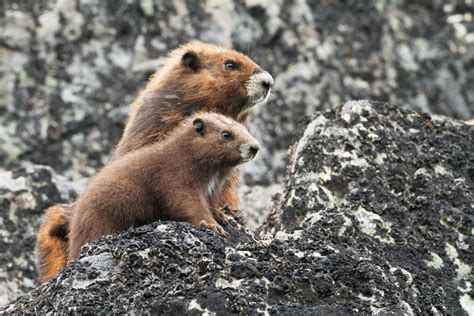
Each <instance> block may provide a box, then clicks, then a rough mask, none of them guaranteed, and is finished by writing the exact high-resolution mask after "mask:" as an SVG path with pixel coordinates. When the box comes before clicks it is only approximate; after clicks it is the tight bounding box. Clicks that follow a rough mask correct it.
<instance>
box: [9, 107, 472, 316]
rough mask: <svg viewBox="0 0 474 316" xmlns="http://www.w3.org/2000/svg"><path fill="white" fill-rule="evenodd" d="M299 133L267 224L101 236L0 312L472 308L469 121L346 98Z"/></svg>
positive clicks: (162, 225) (180, 226) (171, 227)
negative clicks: (257, 228)
mask: <svg viewBox="0 0 474 316" xmlns="http://www.w3.org/2000/svg"><path fill="white" fill-rule="evenodd" d="M298 137H299V138H298V140H297V142H296V143H295V144H294V145H293V146H292V150H291V158H290V162H289V165H288V168H287V178H286V180H285V186H284V191H283V193H282V194H281V195H280V196H279V197H278V198H277V199H276V202H275V206H274V208H273V210H272V214H271V216H270V217H269V218H268V220H267V222H266V224H265V225H264V227H263V228H262V229H263V231H264V232H265V233H264V234H261V235H260V236H255V235H252V234H251V233H249V232H248V231H246V230H245V229H243V228H239V227H237V226H236V224H235V223H233V222H230V223H229V224H228V225H227V226H226V227H225V228H226V229H227V231H228V232H229V237H228V238H222V237H220V236H218V235H216V234H214V233H213V232H211V231H210V230H207V229H204V228H198V227H193V226H191V225H188V224H185V223H177V222H156V223H153V224H150V225H147V226H143V227H139V228H136V229H132V230H129V231H126V232H122V233H120V234H117V235H112V236H106V237H102V238H100V239H99V240H98V241H96V242H93V243H92V244H90V245H89V246H87V247H85V248H84V249H83V251H82V253H81V256H80V258H79V259H77V260H74V261H72V262H71V263H70V264H69V265H68V266H67V267H66V268H65V269H64V270H63V271H61V272H60V273H59V274H58V276H57V277H56V278H54V279H53V280H51V281H50V282H48V283H46V284H43V285H41V286H39V287H37V288H36V289H34V290H33V291H32V292H30V293H29V294H27V295H24V296H22V297H20V298H19V299H17V300H16V301H14V302H11V303H10V304H8V305H6V306H4V307H2V308H0V312H4V313H7V314H8V313H18V312H23V313H24V312H26V313H30V312H31V313H41V314H42V313H47V312H64V313H66V312H67V313H71V312H78V313H135V314H143V313H150V314H152V313H153V314H155V313H156V314H163V313H164V314H171V313H180V314H203V313H217V314H228V313H242V314H249V313H262V314H263V313H280V314H292V315H293V314H301V315H303V314H307V315H314V314H379V315H399V314H408V315H410V314H434V315H439V314H449V315H468V313H472V312H473V310H474V305H473V298H472V288H471V282H472V273H471V269H472V268H471V267H472V266H473V259H472V258H473V251H472V245H473V237H472V231H471V230H472V222H473V216H474V215H473V205H474V177H473V175H474V170H473V166H474V161H473V159H474V158H473V157H474V155H473V153H474V128H473V127H472V126H468V125H466V124H464V123H462V122H460V121H456V120H453V119H449V118H446V117H440V116H432V115H428V114H419V113H417V112H413V111H411V110H407V109H405V108H401V107H395V106H389V105H387V104H383V103H377V102H368V101H350V102H346V103H345V104H343V105H341V106H339V107H337V108H336V109H334V110H331V111H328V112H324V113H319V114H316V115H314V117H312V119H311V120H310V122H309V124H308V125H307V126H306V127H303V128H302V129H301V130H300V132H298Z"/></svg>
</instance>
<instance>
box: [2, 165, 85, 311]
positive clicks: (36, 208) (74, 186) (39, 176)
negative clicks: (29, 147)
mask: <svg viewBox="0 0 474 316" xmlns="http://www.w3.org/2000/svg"><path fill="white" fill-rule="evenodd" d="M81 188H82V185H81V183H73V182H69V181H67V180H66V179H65V178H64V177H61V176H58V175H56V174H55V172H54V171H53V170H52V169H51V168H49V167H43V166H30V167H27V168H20V169H16V170H14V171H6V170H2V169H0V305H3V304H6V303H8V302H9V301H10V300H11V299H13V298H15V297H17V296H18V295H20V294H23V293H25V292H27V291H29V290H31V289H33V288H34V287H35V286H37V284H36V271H35V265H34V245H35V241H36V232H37V228H38V227H39V224H40V220H41V215H42V214H43V210H44V209H45V208H46V207H48V206H50V205H51V204H52V203H54V202H56V203H59V202H65V201H70V200H71V199H72V198H73V197H74V196H75V195H76V194H77V192H78V191H79V190H80V189H81Z"/></svg>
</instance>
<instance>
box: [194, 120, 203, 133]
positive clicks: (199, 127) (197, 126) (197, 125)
mask: <svg viewBox="0 0 474 316" xmlns="http://www.w3.org/2000/svg"><path fill="white" fill-rule="evenodd" d="M193 125H194V128H195V129H196V132H197V133H198V134H199V135H201V136H204V134H206V126H204V122H203V121H202V120H201V119H200V118H197V119H195V120H194V121H193Z"/></svg>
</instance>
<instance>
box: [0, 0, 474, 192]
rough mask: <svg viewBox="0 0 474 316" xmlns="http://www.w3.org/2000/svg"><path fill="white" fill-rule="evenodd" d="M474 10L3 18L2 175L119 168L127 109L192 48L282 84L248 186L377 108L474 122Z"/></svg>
mask: <svg viewBox="0 0 474 316" xmlns="http://www.w3.org/2000/svg"><path fill="white" fill-rule="evenodd" d="M473 10H474V9H473V4H472V3H471V1H467V0H466V1H463V0H450V1H417V2H413V1H363V2H361V1H354V0H350V1H342V0H337V1H299V0H298V1H296V0H294V1H252V0H247V1H239V2H235V3H234V2H231V1H225V0H218V1H212V2H206V1H188V2H185V3H183V2H179V1H178V2H167V3H163V2H160V1H150V0H143V1H130V2H120V3H114V4H113V5H112V4H110V3H108V2H103V1H100V2H87V1H85V2H84V1H75V0H61V1H41V2H40V3H37V2H34V1H33V2H11V1H7V2H4V3H2V4H0V28H1V29H2V32H1V34H0V56H1V58H0V60H1V63H0V73H1V76H0V114H1V115H0V143H1V144H3V145H2V147H1V148H0V164H1V165H3V166H8V168H9V167H10V166H12V165H13V164H14V163H15V162H24V161H31V162H34V163H37V164H38V163H39V164H45V165H49V166H51V167H53V168H54V169H55V170H56V171H57V172H58V173H59V174H62V175H66V176H68V177H73V178H75V179H79V178H82V177H84V176H90V175H92V174H94V173H95V170H96V169H97V167H99V166H101V165H103V164H104V163H106V162H107V161H108V157H109V154H110V152H111V150H112V148H113V146H114V145H115V144H116V143H117V140H118V138H119V137H120V135H121V132H122V126H123V122H124V120H125V118H126V116H127V112H128V105H129V104H130V103H131V101H132V100H133V98H134V96H135V95H136V94H137V91H138V90H139V89H140V88H141V87H143V85H144V82H145V81H146V79H147V77H148V76H149V75H150V74H151V73H152V72H153V70H154V69H156V68H157V66H158V65H159V62H160V58H161V57H163V56H164V55H165V54H166V53H167V52H168V51H169V50H170V49H172V48H175V47H176V46H178V45H179V44H180V43H183V42H185V41H189V40H192V39H200V40H203V41H206V42H214V43H219V44H223V45H226V46H233V47H236V48H238V49H240V50H242V51H243V52H246V53H248V54H250V55H251V56H252V57H253V58H254V59H255V60H257V61H258V62H259V63H260V64H261V65H262V66H263V67H265V68H266V69H268V70H269V71H270V72H271V73H272V74H273V75H274V77H275V86H274V97H273V98H272V100H271V102H270V103H269V104H268V106H266V107H265V108H261V109H257V110H256V113H255V115H254V119H253V120H252V122H251V126H250V128H251V130H252V132H253V133H254V134H255V135H256V136H257V138H258V139H259V140H261V142H262V143H263V145H264V146H263V147H264V149H265V150H263V151H262V154H261V155H260V159H258V160H257V161H255V162H254V163H253V164H249V165H248V166H246V167H245V168H244V169H243V170H244V173H245V179H246V180H247V182H248V183H252V184H253V183H260V184H268V183H269V182H273V181H274V180H275V178H278V177H279V176H282V175H284V167H285V165H286V150H287V147H288V146H289V145H290V144H291V143H292V141H293V131H294V130H295V129H296V128H297V127H298V126H299V123H298V122H299V120H300V118H301V117H303V116H304V115H307V114H311V113H314V111H315V110H322V109H328V108H333V107H335V106H336V105H338V104H339V103H340V102H343V101H348V100H352V99H361V98H369V99H373V100H379V101H389V102H390V103H391V104H410V105H411V106H412V107H414V108H416V109H419V110H423V111H425V112H433V113H438V114H445V115H449V116H453V117H456V118H462V119H468V118H471V117H472V116H474V109H473V104H474V94H473V92H472V89H471V87H472V86H474V68H473V67H472V60H473V58H474V47H473V45H474V41H473V40H472V39H473V37H474V32H473V28H472V21H471V20H472V12H473Z"/></svg>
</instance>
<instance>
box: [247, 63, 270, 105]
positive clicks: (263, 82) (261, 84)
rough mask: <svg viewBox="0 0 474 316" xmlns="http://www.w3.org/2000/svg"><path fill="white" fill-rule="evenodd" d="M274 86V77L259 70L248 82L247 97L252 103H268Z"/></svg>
mask: <svg viewBox="0 0 474 316" xmlns="http://www.w3.org/2000/svg"><path fill="white" fill-rule="evenodd" d="M272 86H273V77H272V76H271V75H270V74H269V73H268V72H267V71H265V70H262V69H260V68H259V69H258V70H257V71H256V72H255V74H253V75H252V76H251V77H250V78H249V80H248V81H247V97H248V98H249V101H250V103H252V105H255V104H257V103H261V102H266V101H267V98H268V96H269V95H270V91H271V89H272Z"/></svg>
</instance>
